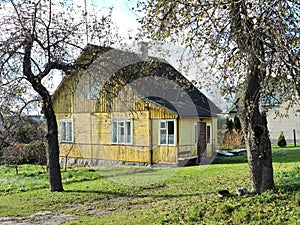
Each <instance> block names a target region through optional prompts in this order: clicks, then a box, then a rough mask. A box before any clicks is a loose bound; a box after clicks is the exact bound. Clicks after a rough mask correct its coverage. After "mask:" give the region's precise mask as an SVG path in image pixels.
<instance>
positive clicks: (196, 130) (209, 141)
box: [194, 123, 212, 145]
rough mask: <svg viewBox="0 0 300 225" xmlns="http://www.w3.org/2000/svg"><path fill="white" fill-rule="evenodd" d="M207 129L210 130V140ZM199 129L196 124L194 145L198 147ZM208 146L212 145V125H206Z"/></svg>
mask: <svg viewBox="0 0 300 225" xmlns="http://www.w3.org/2000/svg"><path fill="white" fill-rule="evenodd" d="M207 127H209V128H210V130H209V140H208V138H207ZM198 138H199V135H198V129H197V123H195V124H194V144H195V145H197V143H198ZM206 144H208V145H210V144H212V126H211V123H206Z"/></svg>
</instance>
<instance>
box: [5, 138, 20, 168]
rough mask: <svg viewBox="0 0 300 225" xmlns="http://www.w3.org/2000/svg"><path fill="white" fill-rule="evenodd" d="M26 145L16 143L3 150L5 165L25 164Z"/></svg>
mask: <svg viewBox="0 0 300 225" xmlns="http://www.w3.org/2000/svg"><path fill="white" fill-rule="evenodd" d="M23 149H24V144H19V143H14V144H12V145H10V146H7V147H5V148H3V156H2V158H3V163H4V164H5V165H20V164H22V163H24V154H23Z"/></svg>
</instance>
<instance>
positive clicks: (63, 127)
mask: <svg viewBox="0 0 300 225" xmlns="http://www.w3.org/2000/svg"><path fill="white" fill-rule="evenodd" d="M60 140H61V141H66V123H65V122H60Z"/></svg>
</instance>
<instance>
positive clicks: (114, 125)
mask: <svg viewBox="0 0 300 225" xmlns="http://www.w3.org/2000/svg"><path fill="white" fill-rule="evenodd" d="M117 127H118V126H117V122H113V125H112V142H113V143H117Z"/></svg>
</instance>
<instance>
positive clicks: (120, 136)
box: [118, 126, 125, 143]
mask: <svg viewBox="0 0 300 225" xmlns="http://www.w3.org/2000/svg"><path fill="white" fill-rule="evenodd" d="M124 142H125V129H124V127H121V126H119V127H118V143H124Z"/></svg>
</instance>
